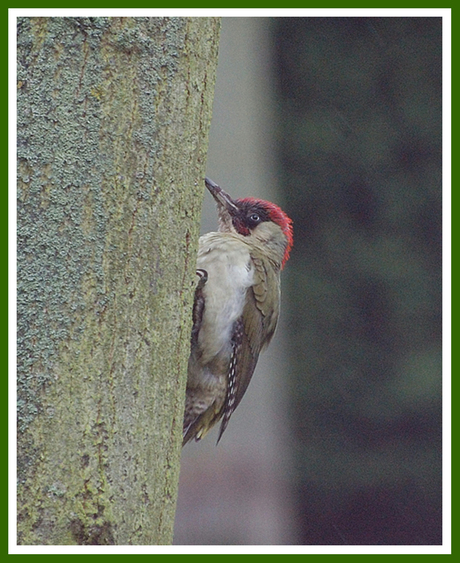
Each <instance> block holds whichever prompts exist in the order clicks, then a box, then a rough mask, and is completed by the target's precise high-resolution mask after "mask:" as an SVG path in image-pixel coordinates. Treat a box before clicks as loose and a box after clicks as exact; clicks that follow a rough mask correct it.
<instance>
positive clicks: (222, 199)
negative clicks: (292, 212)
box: [204, 178, 238, 215]
mask: <svg viewBox="0 0 460 563" xmlns="http://www.w3.org/2000/svg"><path fill="white" fill-rule="evenodd" d="M204 183H205V184H206V187H207V188H208V190H209V191H210V192H211V195H212V197H213V198H214V199H215V200H216V203H217V205H218V207H223V208H224V209H225V210H226V211H228V213H230V215H235V213H237V212H238V206H237V205H236V204H235V201H234V200H233V199H232V198H231V197H230V196H229V195H228V193H227V192H224V190H223V189H222V188H221V187H220V186H218V185H217V184H216V183H215V182H213V181H212V180H210V179H209V178H205V179H204Z"/></svg>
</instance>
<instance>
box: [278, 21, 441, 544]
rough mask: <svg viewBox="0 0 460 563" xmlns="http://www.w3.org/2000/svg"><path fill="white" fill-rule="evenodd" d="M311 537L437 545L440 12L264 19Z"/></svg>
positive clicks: (301, 493) (300, 466) (296, 414)
mask: <svg viewBox="0 0 460 563" xmlns="http://www.w3.org/2000/svg"><path fill="white" fill-rule="evenodd" d="M272 26H273V36H272V38H273V50H274V53H275V56H276V57H277V60H276V69H275V72H274V74H275V76H276V80H277V88H278V112H279V113H278V116H277V121H278V127H279V129H278V144H279V151H280V155H279V156H280V184H281V185H283V186H284V189H285V192H284V198H285V205H284V206H285V208H286V211H287V212H288V214H289V215H290V216H291V217H292V218H293V220H294V227H295V248H294V252H293V253H292V259H291V262H290V264H289V266H290V267H289V268H287V269H286V276H285V286H284V287H285V292H286V293H288V294H289V295H288V299H289V305H288V306H289V311H285V314H286V316H287V317H288V322H287V326H288V327H290V331H291V332H290V336H289V339H288V342H289V343H290V344H289V346H290V349H289V356H290V358H291V367H290V375H291V378H290V386H291V393H292V401H293V410H292V435H293V438H292V444H293V447H294V448H295V452H296V456H295V462H296V476H297V477H296V480H295V484H294V486H295V489H296V493H297V499H298V504H297V507H296V509H297V512H298V515H299V518H300V521H301V528H300V529H301V537H300V538H299V540H300V541H299V543H303V544H374V545H375V544H439V543H441V542H442V535H441V315H442V302H441V227H442V225H441V197H442V185H441V148H442V130H441V125H442V120H441V102H442V98H441V86H442V76H441V75H442V45H441V37H442V29H441V27H442V20H441V19H440V18H421V17H416V18H402V17H401V18H399V17H395V18H279V19H274V20H272Z"/></svg>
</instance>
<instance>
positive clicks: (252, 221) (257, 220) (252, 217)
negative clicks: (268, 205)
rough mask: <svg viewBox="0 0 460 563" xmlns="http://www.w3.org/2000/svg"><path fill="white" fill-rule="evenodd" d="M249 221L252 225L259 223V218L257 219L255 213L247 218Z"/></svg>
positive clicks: (257, 216)
mask: <svg viewBox="0 0 460 563" xmlns="http://www.w3.org/2000/svg"><path fill="white" fill-rule="evenodd" d="M249 221H251V223H253V224H256V223H259V222H260V217H259V215H257V213H252V214H251V215H250V216H249Z"/></svg>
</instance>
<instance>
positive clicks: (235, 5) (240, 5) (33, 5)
mask: <svg viewBox="0 0 460 563" xmlns="http://www.w3.org/2000/svg"><path fill="white" fill-rule="evenodd" d="M193 4H194V3H193V2H186V1H185V2H184V1H182V2H178V3H177V4H176V3H175V4H174V6H171V3H170V2H167V1H162V2H161V1H159V2H148V1H141V0H138V1H137V2H133V4H132V5H131V6H129V7H127V6H126V3H125V2H109V1H108V0H99V1H98V2H94V1H93V2H89V1H85V0H80V1H73V2H71V6H66V7H65V8H64V9H69V10H70V9H74V8H84V9H104V8H106V9H113V8H127V9H147V8H148V9H155V8H157V9H159V8H163V9H172V8H178V9H184V8H196V7H197V6H196V5H195V6H194V5H193ZM350 4H351V5H350ZM423 4H425V3H423ZM250 6H251V8H248V5H247V3H246V2H238V1H236V0H234V1H233V2H232V3H231V5H230V6H228V5H227V6H226V7H225V9H248V10H249V9H251V10H252V9H267V6H266V5H264V3H262V2H251V4H250ZM199 7H201V8H211V7H215V4H214V6H213V4H210V3H208V2H204V3H200V4H199ZM19 8H23V9H49V8H60V9H62V8H63V6H62V2H57V1H55V0H48V2H40V1H33V0H29V1H22V2H21V1H17V2H14V1H10V2H8V4H7V6H6V9H5V13H6V14H5V15H6V18H4V19H3V18H2V26H1V27H2V29H3V30H4V31H3V34H2V36H3V44H4V50H3V52H4V53H5V54H6V55H5V56H6V69H8V15H9V10H10V9H19ZM222 8H224V6H220V8H219V9H222ZM309 8H310V9H311V8H321V9H328V8H329V9H335V8H353V9H354V8H361V9H363V8H367V9H389V8H391V9H401V10H406V9H430V8H432V9H450V10H451V24H452V28H453V21H454V20H453V17H452V11H453V10H452V6H451V5H445V4H444V3H442V5H440V6H437V7H433V5H420V2H415V1H408V2H407V1H406V2H405V3H404V4H403V6H401V4H400V3H398V2H380V3H379V4H378V5H377V6H372V7H371V8H370V7H369V4H368V3H366V2H361V1H358V2H353V3H350V2H346V1H344V0H342V1H340V0H339V1H337V0H336V1H335V2H332V3H330V4H329V3H328V5H326V6H324V5H321V3H320V2H312V3H309V2H308V3H307V2H305V3H304V2H298V1H297V2H290V3H289V6H285V7H283V8H279V9H282V10H289V9H296V10H298V9H309ZM270 9H276V8H270ZM353 15H354V14H353ZM454 46H455V42H454V41H453V38H452V48H451V51H452V52H453V50H454ZM452 66H453V65H452ZM2 98H3V99H4V107H6V108H7V111H8V90H7V89H4V90H3V91H2ZM452 115H454V112H452ZM5 130H6V131H8V116H7V118H6V127H5ZM6 147H8V138H7V140H6ZM4 155H6V156H4V161H5V162H4V169H5V170H7V171H8V150H5V151H4ZM7 181H8V176H7ZM8 195H9V194H8V190H7V191H6V196H4V197H5V200H6V201H5V200H4V201H5V204H4V205H5V208H6V210H7V211H6V214H7V220H6V221H5V226H4V227H3V232H4V233H5V235H4V238H5V239H6V240H7V241H8V200H9V198H8ZM6 257H7V260H8V243H7V245H6ZM2 283H3V284H4V285H5V286H6V288H5V289H6V290H5V292H4V293H5V294H6V295H7V296H8V279H6V280H5V278H3V280H2ZM4 309H5V315H4V317H5V318H8V304H7V305H6V307H4ZM6 333H7V334H8V325H7V327H6ZM4 342H6V344H4V350H5V354H4V356H5V357H7V358H8V338H5V339H4ZM7 373H8V370H7ZM6 380H7V383H6V385H5V387H6V389H7V391H8V378H6ZM6 394H7V396H8V392H7V393H6ZM2 418H3V419H4V421H5V422H4V428H8V409H5V413H4V415H3V417H2ZM7 447H8V435H7V437H6V449H7ZM4 467H5V469H4V470H3V471H4V472H5V478H4V482H5V483H8V465H7V464H4ZM4 499H5V500H4V502H3V506H4V507H6V511H5V512H4V514H5V516H4V525H3V526H2V532H3V533H2V536H1V540H0V541H1V546H2V548H1V551H0V553H1V554H5V555H11V556H12V557H15V558H18V559H19V560H22V558H24V557H28V555H26V554H8V487H7V490H6V493H5V494H4ZM133 547H135V546H133ZM37 555H38V557H39V558H40V559H42V560H45V559H46V558H48V557H51V556H53V554H46V555H44V554H37ZM75 555H76V556H77V557H79V556H81V555H85V556H86V557H88V556H89V557H98V555H94V554H88V555H86V554H83V553H82V554H81V555H80V554H74V556H75ZM101 555H105V557H113V556H115V554H101ZM119 555H120V556H122V557H123V556H124V557H132V556H133V555H135V554H129V555H125V554H119ZM152 555H155V556H157V557H158V556H162V555H163V554H152ZM152 555H151V556H152ZM171 555H178V554H177V553H174V551H173V552H172V553H171ZM187 555H188V556H190V555H192V556H193V557H194V558H195V560H197V558H202V557H203V555H201V554H199V555H198V554H194V553H192V554H190V555H189V554H187ZM228 555H229V556H234V555H236V554H234V553H230V554H228ZM286 555H287V553H283V554H279V555H278V554H276V555H274V556H276V557H285V556H286ZM302 555H305V556H310V557H312V556H313V557H315V556H318V555H317V554H311V555H310V554H308V553H305V554H302ZM328 555H332V554H328ZM381 555H387V557H389V556H390V555H391V554H381ZM421 555H422V554H410V555H409V557H413V558H415V557H420V556H421ZM433 555H435V556H441V554H433ZM56 556H58V557H63V556H64V557H65V556H66V554H56ZM70 556H72V555H70ZM218 556H219V557H222V554H220V555H218ZM272 556H273V555H272ZM319 556H321V555H319ZM357 556H359V554H345V555H344V557H345V558H348V559H350V558H352V557H357ZM366 556H367V557H372V556H373V554H371V555H368V554H367V555H366ZM393 556H394V555H393ZM259 557H267V555H259ZM18 559H17V560H18ZM393 561H394V560H393Z"/></svg>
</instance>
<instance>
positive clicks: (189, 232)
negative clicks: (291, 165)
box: [17, 18, 220, 545]
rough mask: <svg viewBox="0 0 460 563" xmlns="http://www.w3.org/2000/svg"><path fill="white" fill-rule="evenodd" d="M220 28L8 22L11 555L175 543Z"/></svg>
mask: <svg viewBox="0 0 460 563" xmlns="http://www.w3.org/2000/svg"><path fill="white" fill-rule="evenodd" d="M219 25H220V24H219V20H218V19H215V18H21V19H19V20H18V305H17V312H18V483H19V485H18V543H21V544H52V545H59V544H144V545H148V544H168V543H170V542H171V541H172V530H173V520H174V512H175V503H176V495H177V483H178V476H179V461H180V451H181V425H182V413H183V400H184V389H185V379H186V365H187V358H188V349H189V334H190V326H191V303H192V298H193V287H194V282H195V273H194V270H195V252H196V246H197V239H198V234H199V216H200V211H201V200H202V193H203V190H202V185H203V181H202V180H203V177H204V171H205V160H206V150H207V136H208V129H209V124H210V117H211V105H212V97H213V88H214V77H215V69H216V64H217V45H218V35H219Z"/></svg>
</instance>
